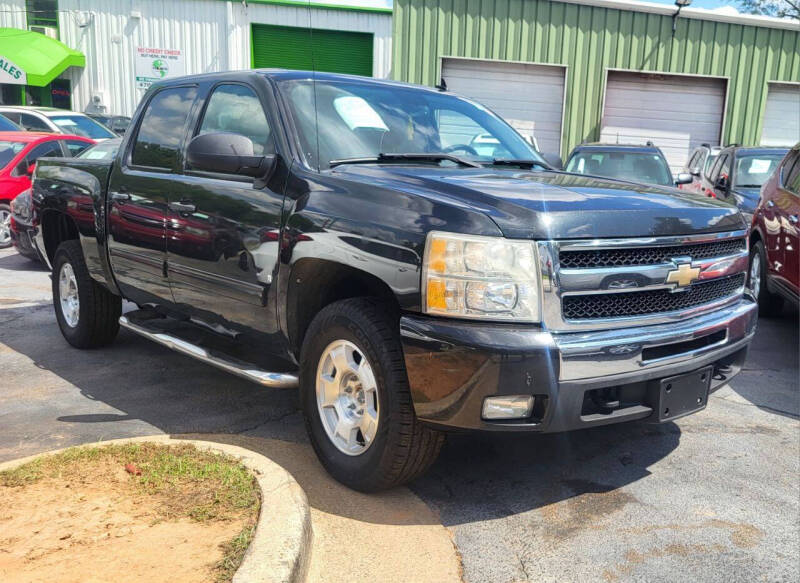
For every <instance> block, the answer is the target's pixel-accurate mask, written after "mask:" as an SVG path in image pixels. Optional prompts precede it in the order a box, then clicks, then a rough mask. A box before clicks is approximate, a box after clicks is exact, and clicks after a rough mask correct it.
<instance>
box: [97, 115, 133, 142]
mask: <svg viewBox="0 0 800 583" xmlns="http://www.w3.org/2000/svg"><path fill="white" fill-rule="evenodd" d="M86 115H88V116H89V117H91V118H92V119H93V120H95V121H99V122H100V123H101V124H103V125H104V126H106V127H107V128H108V129H110V130H111V131H112V132H114V133H115V134H117V135H118V136H122V135H124V134H125V130H127V129H128V126H129V125H130V124H131V118H129V117H127V116H124V115H108V114H105V113H87V114H86Z"/></svg>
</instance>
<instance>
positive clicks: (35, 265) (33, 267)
mask: <svg viewBox="0 0 800 583" xmlns="http://www.w3.org/2000/svg"><path fill="white" fill-rule="evenodd" d="M0 269H7V270H9V271H48V269H47V267H45V265H44V264H43V263H41V262H40V261H34V260H33V259H28V258H27V257H23V256H22V255H20V254H19V253H12V254H10V255H6V256H4V257H0Z"/></svg>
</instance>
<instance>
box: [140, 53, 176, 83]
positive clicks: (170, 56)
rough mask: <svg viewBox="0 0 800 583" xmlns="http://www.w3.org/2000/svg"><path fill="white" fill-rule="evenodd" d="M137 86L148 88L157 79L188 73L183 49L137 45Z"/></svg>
mask: <svg viewBox="0 0 800 583" xmlns="http://www.w3.org/2000/svg"><path fill="white" fill-rule="evenodd" d="M135 58H136V66H135V72H136V87H138V88H139V89H147V88H148V87H150V85H152V84H153V83H155V82H156V81H161V80H162V79H169V78H170V77H180V76H182V75H185V74H186V68H185V66H184V61H183V51H181V50H179V49H178V50H175V49H153V48H147V47H136V55H135Z"/></svg>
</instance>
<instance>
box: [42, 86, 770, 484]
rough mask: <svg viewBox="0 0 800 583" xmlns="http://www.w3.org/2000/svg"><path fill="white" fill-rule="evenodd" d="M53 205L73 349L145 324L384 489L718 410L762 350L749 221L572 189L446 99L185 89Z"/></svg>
mask: <svg viewBox="0 0 800 583" xmlns="http://www.w3.org/2000/svg"><path fill="white" fill-rule="evenodd" d="M33 199H34V207H35V212H36V214H37V216H38V227H37V232H36V233H35V237H34V239H35V242H36V245H37V247H38V249H39V251H40V252H41V254H42V255H43V256H44V257H46V258H47V260H48V262H49V264H50V265H51V268H52V273H53V275H52V280H53V302H54V306H55V313H56V317H57V320H58V324H59V326H60V328H61V331H62V333H63V335H64V337H65V338H66V339H67V341H68V342H69V343H70V344H72V345H73V346H76V347H79V348H92V347H98V346H102V345H105V344H107V343H109V342H111V341H112V340H113V339H114V337H115V336H116V335H117V332H118V329H119V327H120V326H122V327H124V328H127V329H128V330H131V331H133V332H135V333H137V334H141V335H143V336H145V337H147V338H150V339H152V340H154V341H156V342H159V343H161V344H163V345H166V346H168V347H170V348H172V349H175V350H177V351H179V352H182V353H184V354H186V355H189V356H193V357H195V358H198V359H200V360H202V361H204V362H206V363H209V364H212V365H214V366H218V367H220V368H222V369H225V370H227V371H229V372H231V373H233V374H236V375H239V376H241V377H245V378H247V379H251V380H253V381H255V382H256V383H260V384H261V385H263V386H265V387H284V388H294V387H299V389H300V401H301V403H302V407H303V411H304V414H305V419H306V424H307V429H308V432H309V435H310V438H311V442H312V444H313V446H314V448H315V449H316V451H317V454H318V455H319V458H320V460H321V461H322V463H323V464H324V465H325V467H326V468H327V469H328V470H329V471H330V473H331V474H332V475H333V476H335V477H336V478H337V479H338V480H340V481H342V482H343V483H345V484H347V485H349V486H351V487H353V488H356V489H359V490H363V491H374V490H379V489H382V488H387V487H391V486H393V485H395V484H399V483H403V482H406V481H408V480H411V479H412V478H414V477H415V476H417V475H419V474H420V473H421V472H423V471H424V470H425V469H426V468H427V467H428V466H429V465H430V464H431V463H432V462H433V461H434V459H435V458H436V456H437V454H438V452H439V449H440V447H441V445H442V442H443V439H444V437H443V436H444V434H445V432H446V431H448V430H464V429H467V430H484V431H534V432H537V431H538V432H554V431H566V430H574V429H580V428H586V427H594V426H598V425H605V424H610V423H616V422H621V421H631V420H635V419H646V420H649V421H654V422H666V421H671V420H673V419H676V418H678V417H681V416H682V415H686V414H689V413H693V412H695V411H698V410H700V409H702V408H704V407H705V406H706V400H707V397H708V394H709V392H710V391H713V390H715V389H716V388H718V387H719V386H720V385H722V384H723V383H725V382H727V381H728V380H729V379H730V378H731V377H732V376H733V375H735V374H736V373H737V372H738V371H739V369H740V368H741V365H742V362H743V360H744V358H745V354H746V351H747V346H748V343H749V341H750V339H751V338H752V336H753V333H754V330H755V324H756V305H755V304H754V303H753V301H752V300H751V299H750V298H749V297H748V295H747V294H746V293H745V292H746V289H747V285H746V279H745V272H746V266H747V256H748V240H747V228H746V225H745V223H744V221H743V219H742V216H741V215H740V214H739V212H738V211H737V210H736V209H734V208H731V207H730V206H727V205H723V204H721V203H719V202H717V201H714V200H712V199H708V198H699V197H696V196H694V195H690V194H686V193H683V192H681V191H678V190H675V189H673V188H671V187H656V186H646V185H643V184H637V183H633V182H622V181H614V180H609V179H604V178H600V177H594V176H586V175H575V174H569V173H564V172H557V171H554V170H553V169H552V168H551V167H550V165H548V164H547V163H546V162H545V161H544V160H543V159H542V157H541V156H540V155H539V154H538V153H536V152H535V151H534V150H533V149H532V148H531V147H530V146H529V145H528V143H527V142H526V141H525V140H523V139H522V138H521V137H520V136H519V135H518V134H517V133H516V132H515V131H514V130H513V129H512V128H511V127H510V126H508V125H507V124H506V123H505V122H504V121H502V120H501V119H500V118H498V117H497V116H496V115H494V114H493V113H492V112H490V111H488V110H487V109H485V108H484V107H482V106H480V105H479V104H476V103H474V102H471V101H469V100H466V99H462V98H460V97H458V96H456V95H453V94H450V93H447V92H444V91H438V90H435V89H431V88H425V87H416V86H410V85H404V84H399V83H392V82H387V81H376V80H372V79H363V78H358V77H349V76H340V75H332V74H321V73H317V74H314V73H307V72H298V71H248V72H236V73H222V74H210V75H202V76H194V77H187V78H181V79H176V80H170V81H168V82H164V83H160V84H157V85H155V86H154V87H153V88H151V89H150V90H149V91H148V93H147V94H146V95H145V97H144V99H143V101H142V103H141V105H140V106H139V109H138V111H137V113H136V114H135V116H134V118H133V121H132V123H131V127H130V130H129V131H128V132H127V133H126V135H125V137H124V138H123V141H122V144H121V146H120V148H119V153H118V155H117V157H116V158H115V159H114V160H113V161H104V160H92V159H81V160H76V159H70V160H65V159H62V160H58V159H52V158H47V159H42V160H41V161H40V163H39V164H38V165H37V168H36V173H35V178H34V193H33ZM123 298H124V299H126V300H129V301H130V302H132V303H133V304H136V305H137V306H138V309H137V310H134V311H129V312H127V313H125V314H122V299H123ZM109 382H113V381H112V380H111V379H109Z"/></svg>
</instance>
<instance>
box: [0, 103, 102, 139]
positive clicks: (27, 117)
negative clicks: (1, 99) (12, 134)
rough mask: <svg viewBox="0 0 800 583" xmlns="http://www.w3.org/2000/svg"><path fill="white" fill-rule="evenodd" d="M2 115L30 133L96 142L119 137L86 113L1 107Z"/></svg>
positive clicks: (24, 107)
mask: <svg viewBox="0 0 800 583" xmlns="http://www.w3.org/2000/svg"><path fill="white" fill-rule="evenodd" d="M0 114H2V115H4V116H5V117H7V118H8V119H10V120H11V121H12V122H14V123H15V124H17V125H18V126H20V127H21V128H23V129H25V130H28V131H30V132H50V133H55V134H68V135H73V136H83V137H84V138H89V139H91V140H94V141H96V142H99V141H102V140H108V139H111V138H116V137H117V135H116V134H115V133H114V132H112V131H111V130H110V129H108V128H107V127H105V126H104V125H103V124H101V123H98V122H96V121H95V120H93V119H92V118H90V117H89V116H88V115H86V114H85V113H78V112H76V111H69V110H66V109H56V108H54V107H27V106H21V105H0Z"/></svg>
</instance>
